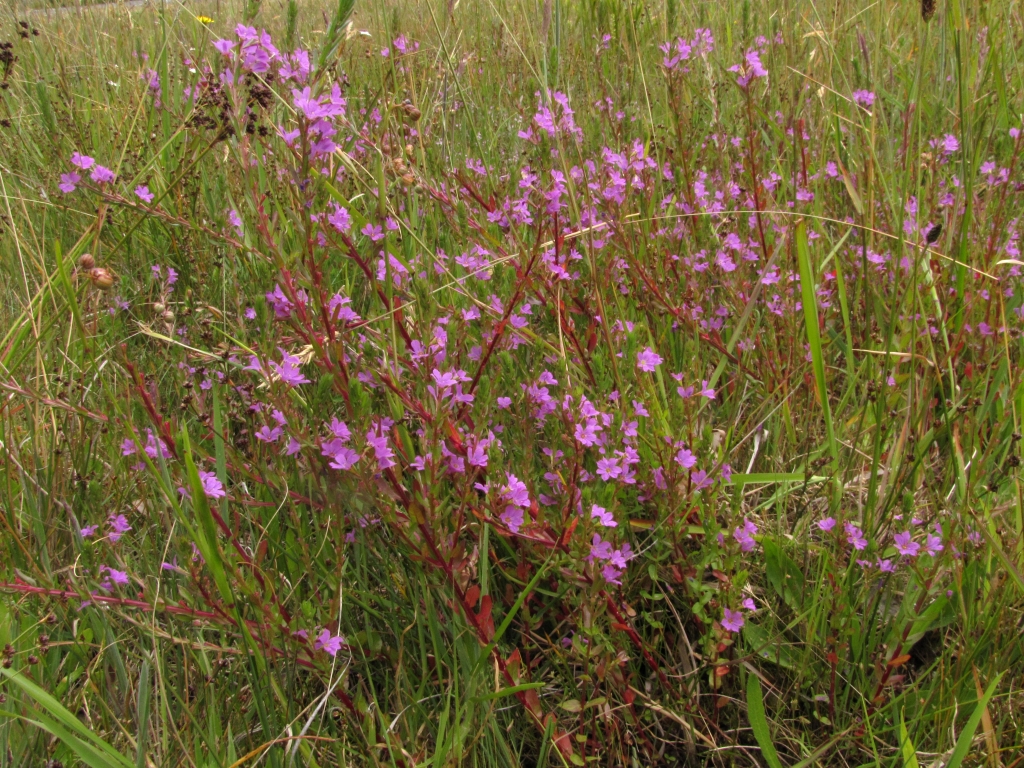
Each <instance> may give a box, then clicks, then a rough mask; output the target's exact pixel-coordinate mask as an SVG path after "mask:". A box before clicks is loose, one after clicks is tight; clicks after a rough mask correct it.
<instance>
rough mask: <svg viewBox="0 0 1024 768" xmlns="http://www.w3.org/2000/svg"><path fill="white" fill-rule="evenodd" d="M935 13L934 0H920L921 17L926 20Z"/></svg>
mask: <svg viewBox="0 0 1024 768" xmlns="http://www.w3.org/2000/svg"><path fill="white" fill-rule="evenodd" d="M934 15H935V0H921V18H922V19H924V20H925V21H928V20H929V19H930V18H931V17H932V16H934Z"/></svg>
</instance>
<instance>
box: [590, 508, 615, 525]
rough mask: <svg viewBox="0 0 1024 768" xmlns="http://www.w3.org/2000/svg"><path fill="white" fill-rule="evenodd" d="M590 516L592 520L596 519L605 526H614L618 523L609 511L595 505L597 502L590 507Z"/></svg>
mask: <svg viewBox="0 0 1024 768" xmlns="http://www.w3.org/2000/svg"><path fill="white" fill-rule="evenodd" d="M590 517H591V519H593V520H597V522H599V523H600V524H601V525H603V526H604V527H605V528H616V527H618V525H619V524H618V523H617V522H615V517H614V516H613V515H612V513H611V512H609V511H608V510H606V509H605V508H604V507H599V506H597V504H595V505H594V506H593V507H591V508H590Z"/></svg>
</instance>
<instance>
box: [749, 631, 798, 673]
mask: <svg viewBox="0 0 1024 768" xmlns="http://www.w3.org/2000/svg"><path fill="white" fill-rule="evenodd" d="M743 640H744V641H745V642H746V644H747V646H748V647H749V648H750V650H751V651H752V652H753V653H755V654H756V655H757V656H758V658H761V659H764V660H765V661H770V662H772V663H773V664H778V665H779V666H780V667H784V668H786V669H800V667H801V665H802V664H803V661H802V659H801V657H800V655H799V654H797V653H795V652H794V651H793V650H792V648H790V646H789V645H787V644H786V643H781V642H773V641H772V640H771V639H770V638H769V637H768V633H767V632H766V631H765V630H764V628H763V627H760V626H758V625H757V624H751V623H750V622H747V623H746V624H744V625H743Z"/></svg>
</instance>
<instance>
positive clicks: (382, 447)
mask: <svg viewBox="0 0 1024 768" xmlns="http://www.w3.org/2000/svg"><path fill="white" fill-rule="evenodd" d="M366 442H367V443H368V444H369V446H370V447H371V448H373V452H374V454H376V457H377V465H378V466H379V467H380V469H381V471H383V470H385V469H388V468H389V467H393V466H395V462H394V456H395V453H394V451H392V450H391V446H389V445H388V436H387V434H385V427H384V424H383V423H378V424H377V425H376V426H375V427H374V428H373V429H371V430H370V431H369V432H367V433H366Z"/></svg>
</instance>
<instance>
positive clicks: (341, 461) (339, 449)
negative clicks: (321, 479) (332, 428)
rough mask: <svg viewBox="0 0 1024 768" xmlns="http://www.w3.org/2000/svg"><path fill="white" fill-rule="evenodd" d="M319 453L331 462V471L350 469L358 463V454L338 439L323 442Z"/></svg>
mask: <svg viewBox="0 0 1024 768" xmlns="http://www.w3.org/2000/svg"><path fill="white" fill-rule="evenodd" d="M293 439H294V438H293ZM290 447H291V445H290V444H289V448H290ZM296 450H297V449H296ZM320 452H321V453H322V454H323V455H324V456H326V457H328V458H329V459H330V460H331V463H330V467H331V468H332V469H340V470H342V471H345V470H348V469H352V467H354V466H355V465H356V462H358V461H359V454H358V453H356V452H355V451H354V450H352V449H351V448H349V447H348V446H347V445H345V441H344V440H342V439H341V438H339V437H336V438H334V439H333V440H329V441H327V442H325V443H324V444H323V445H322V446H320Z"/></svg>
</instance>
